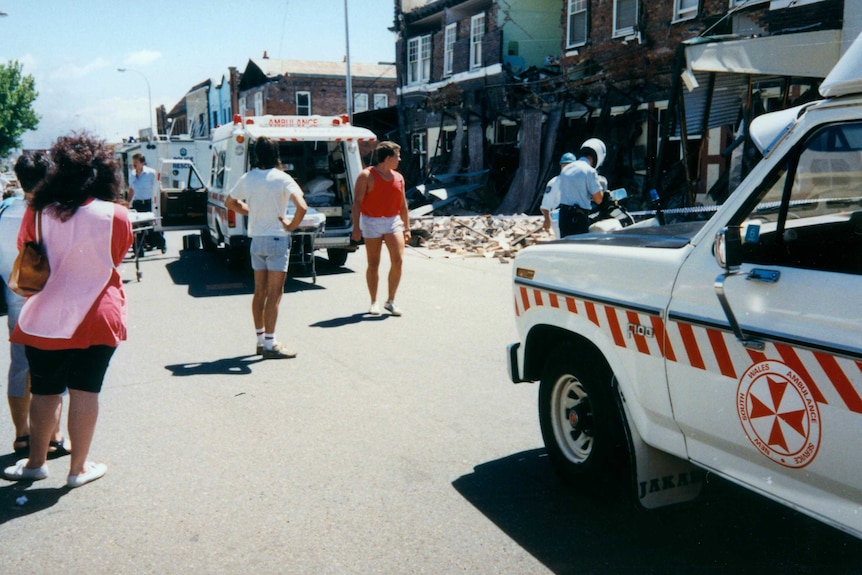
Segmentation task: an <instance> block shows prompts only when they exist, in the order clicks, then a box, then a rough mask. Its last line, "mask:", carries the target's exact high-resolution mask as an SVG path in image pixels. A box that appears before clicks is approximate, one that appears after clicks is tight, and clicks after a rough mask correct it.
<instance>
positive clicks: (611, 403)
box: [539, 346, 628, 490]
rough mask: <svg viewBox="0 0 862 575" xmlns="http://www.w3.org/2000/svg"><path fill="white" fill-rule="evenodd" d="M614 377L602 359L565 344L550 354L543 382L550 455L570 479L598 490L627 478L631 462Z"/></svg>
mask: <svg viewBox="0 0 862 575" xmlns="http://www.w3.org/2000/svg"><path fill="white" fill-rule="evenodd" d="M599 359H600V358H599ZM611 381H612V374H611V372H610V370H609V369H608V368H607V367H606V366H605V365H604V362H603V361H596V358H595V357H588V356H584V354H578V353H576V352H575V350H574V348H573V347H571V346H562V347H559V348H557V349H556V350H554V351H553V352H552V353H551V355H550V356H549V359H548V361H547V363H546V364H545V370H544V373H543V375H542V380H541V383H540V386H539V424H540V426H541V429H542V439H543V440H544V443H545V448H546V449H547V451H548V457H549V458H550V460H551V462H552V463H553V465H554V467H555V469H556V470H557V471H558V472H560V474H561V475H562V476H563V478H564V479H566V480H567V481H569V482H571V483H575V484H578V485H584V486H586V485H589V486H590V487H592V488H593V489H599V490H603V488H606V487H610V486H611V485H616V484H617V480H619V479H623V478H624V472H625V465H626V463H627V461H628V452H627V447H626V441H625V433H624V430H623V427H622V419H621V417H620V413H619V409H618V408H617V404H616V401H615V399H614V394H615V393H616V391H615V390H614V389H613V388H612V386H611Z"/></svg>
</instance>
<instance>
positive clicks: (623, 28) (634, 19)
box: [614, 0, 638, 37]
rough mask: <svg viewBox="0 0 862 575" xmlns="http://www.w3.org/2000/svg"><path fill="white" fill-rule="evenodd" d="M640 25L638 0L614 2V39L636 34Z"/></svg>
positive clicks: (615, 0) (618, 0)
mask: <svg viewBox="0 0 862 575" xmlns="http://www.w3.org/2000/svg"><path fill="white" fill-rule="evenodd" d="M637 23H638V0H614V37H617V36H628V35H629V34H634V32H635V26H637Z"/></svg>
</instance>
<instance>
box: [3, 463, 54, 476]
mask: <svg viewBox="0 0 862 575" xmlns="http://www.w3.org/2000/svg"><path fill="white" fill-rule="evenodd" d="M29 462H30V460H29V459H19V460H18V462H17V463H16V464H15V465H13V466H11V467H7V468H6V469H4V470H3V475H4V476H5V477H6V479H8V480H10V481H38V480H40V479H45V478H46V477H48V464H45V465H43V466H42V467H37V468H35V469H30V468H29V467H27V463H29Z"/></svg>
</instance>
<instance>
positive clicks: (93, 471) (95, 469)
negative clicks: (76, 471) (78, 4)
mask: <svg viewBox="0 0 862 575" xmlns="http://www.w3.org/2000/svg"><path fill="white" fill-rule="evenodd" d="M106 471H108V466H107V465H105V464H104V463H93V462H92V461H88V462H86V463H85V464H84V472H83V473H81V474H80V475H70V476H69V477H67V478H66V485H68V486H69V487H81V486H82V485H86V484H88V483H90V482H91V481H95V480H97V479H99V478H100V477H102V476H103V475H104V474H105V472H106Z"/></svg>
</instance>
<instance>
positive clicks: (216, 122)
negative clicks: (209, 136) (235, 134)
mask: <svg viewBox="0 0 862 575" xmlns="http://www.w3.org/2000/svg"><path fill="white" fill-rule="evenodd" d="M218 125H219V123H218V110H216V111H214V112H213V124H212V126H211V127H210V130H215V129H216V126H218Z"/></svg>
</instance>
